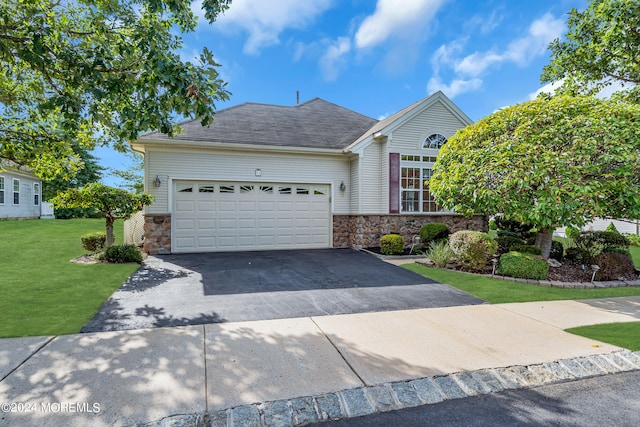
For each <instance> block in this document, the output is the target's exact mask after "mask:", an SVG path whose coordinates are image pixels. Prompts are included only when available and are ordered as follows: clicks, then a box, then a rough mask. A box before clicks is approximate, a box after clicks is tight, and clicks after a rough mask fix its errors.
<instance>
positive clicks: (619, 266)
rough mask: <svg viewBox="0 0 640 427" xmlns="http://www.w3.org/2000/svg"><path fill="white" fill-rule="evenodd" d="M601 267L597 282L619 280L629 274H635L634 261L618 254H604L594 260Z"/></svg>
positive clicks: (597, 274)
mask: <svg viewBox="0 0 640 427" xmlns="http://www.w3.org/2000/svg"><path fill="white" fill-rule="evenodd" d="M594 261H595V263H596V264H597V265H598V267H600V270H598V272H597V273H596V280H618V278H619V277H622V276H624V275H626V274H628V273H633V272H634V271H635V267H634V266H633V260H632V259H631V258H629V257H628V256H626V255H623V254H621V253H617V252H603V253H601V254H600V255H598V257H597V258H596V259H595V260H594Z"/></svg>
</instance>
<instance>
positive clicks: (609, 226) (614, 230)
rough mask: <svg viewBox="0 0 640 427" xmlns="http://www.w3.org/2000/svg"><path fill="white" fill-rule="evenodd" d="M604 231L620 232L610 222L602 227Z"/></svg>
mask: <svg viewBox="0 0 640 427" xmlns="http://www.w3.org/2000/svg"><path fill="white" fill-rule="evenodd" d="M604 231H608V232H609V233H616V234H620V232H619V231H618V229H617V228H616V226H615V225H614V224H613V223H612V222H610V223H609V225H608V226H607V228H605V229H604Z"/></svg>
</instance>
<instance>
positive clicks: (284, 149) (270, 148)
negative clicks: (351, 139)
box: [131, 139, 345, 156]
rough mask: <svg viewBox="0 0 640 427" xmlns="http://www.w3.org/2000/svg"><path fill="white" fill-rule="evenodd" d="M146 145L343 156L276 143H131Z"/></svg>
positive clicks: (340, 152) (141, 149)
mask: <svg viewBox="0 0 640 427" xmlns="http://www.w3.org/2000/svg"><path fill="white" fill-rule="evenodd" d="M146 146H149V147H157V148H163V149H167V150H180V149H182V148H196V149H205V150H215V149H223V150H228V151H251V152H260V151H261V152H271V153H287V154H321V155H325V156H344V154H345V153H344V151H343V150H342V149H327V148H310V147H288V146H277V145H257V144H232V143H224V142H202V141H167V140H161V139H158V140H153V139H148V140H146V139H145V140H137V141H134V142H132V143H131V147H132V148H133V149H134V150H135V151H138V152H142V153H144V151H145V149H146Z"/></svg>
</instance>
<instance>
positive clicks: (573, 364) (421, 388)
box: [134, 350, 640, 427]
mask: <svg viewBox="0 0 640 427" xmlns="http://www.w3.org/2000/svg"><path fill="white" fill-rule="evenodd" d="M638 369H640V351H637V352H631V351H628V350H623V351H617V352H613V353H609V354H599V355H593V356H585V357H579V358H575V359H562V360H558V361H555V362H546V363H542V364H534V365H527V366H523V365H518V366H510V367H505V368H492V369H483V370H479V371H473V372H457V373H453V374H450V375H443V376H435V377H428V378H419V379H413V380H407V381H398V382H394V383H385V384H376V385H370V386H364V387H358V388H353V389H348V390H341V391H337V392H331V393H325V394H322V395H318V396H306V397H299V398H294V399H286V400H278V401H273V402H261V403H255V404H251V405H243V406H238V407H234V408H229V409H221V410H217V411H212V412H209V413H203V414H190V415H174V416H170V417H167V418H164V419H162V420H160V421H155V422H151V423H141V424H135V425H134V426H135V427H240V426H242V427H245V426H256V427H298V426H304V425H307V424H311V423H315V422H319V421H327V420H331V419H343V418H351V417H357V416H361V415H369V414H373V413H377V412H386V411H392V410H396V409H404V408H411V407H415V406H419V405H429V404H434V403H438V402H442V401H444V400H452V399H460V398H465V397H470V396H477V395H480V394H489V393H497V392H500V391H502V390H505V389H514V388H524V387H537V386H541V385H545V384H552V383H557V382H562V381H568V380H573V379H581V378H587V377H594V376H601V375H606V374H608V373H619V372H628V371H633V370H638Z"/></svg>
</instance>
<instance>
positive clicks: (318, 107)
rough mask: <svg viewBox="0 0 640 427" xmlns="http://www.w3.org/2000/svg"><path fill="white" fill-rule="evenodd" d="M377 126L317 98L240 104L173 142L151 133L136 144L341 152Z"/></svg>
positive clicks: (186, 128) (188, 125)
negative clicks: (296, 102)
mask: <svg viewBox="0 0 640 427" xmlns="http://www.w3.org/2000/svg"><path fill="white" fill-rule="evenodd" d="M377 122H378V121H377V120H375V119H372V118H371V117H367V116H364V115H362V114H360V113H356V112H355V111H351V110H349V109H346V108H344V107H340V106H338V105H336V104H332V103H330V102H327V101H324V100H322V99H320V98H314V99H312V100H310V101H307V102H305V103H303V104H299V105H295V106H292V107H289V106H278V105H267V104H255V103H244V104H240V105H237V106H235V107H231V108H227V109H224V110H220V111H218V112H216V115H215V116H214V120H213V124H212V125H211V126H209V127H206V126H202V125H201V124H200V121H199V120H192V121H189V122H185V123H182V124H181V125H180V126H181V127H182V129H183V132H182V133H181V134H179V135H176V136H174V137H173V138H168V137H167V136H166V135H164V134H161V133H158V132H151V133H148V134H145V135H142V136H141V137H140V138H139V140H140V141H144V140H158V139H165V140H167V139H173V140H176V141H199V142H220V143H231V144H253V145H269V146H282V147H306V148H324V149H343V148H345V147H347V146H348V145H349V144H351V143H352V142H354V141H355V140H356V139H357V138H358V137H359V136H361V135H362V134H363V133H365V132H366V131H367V130H368V129H370V128H371V127H372V126H373V125H375V124H376V123H377Z"/></svg>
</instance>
